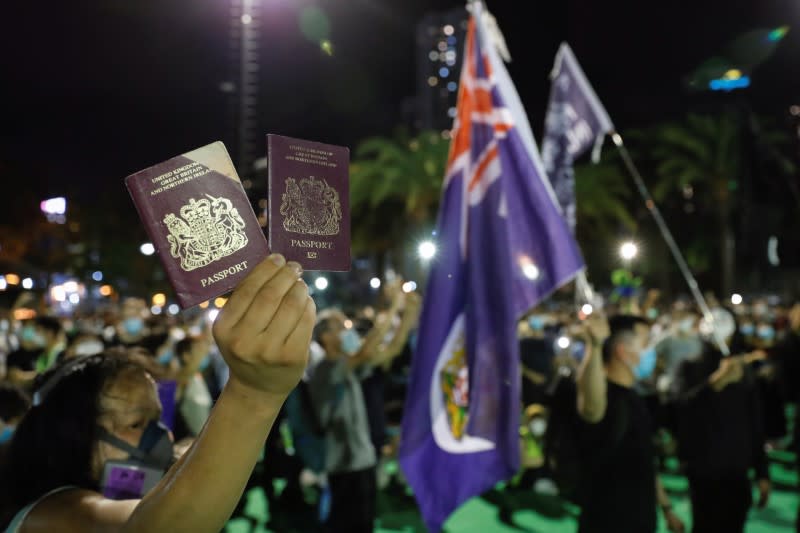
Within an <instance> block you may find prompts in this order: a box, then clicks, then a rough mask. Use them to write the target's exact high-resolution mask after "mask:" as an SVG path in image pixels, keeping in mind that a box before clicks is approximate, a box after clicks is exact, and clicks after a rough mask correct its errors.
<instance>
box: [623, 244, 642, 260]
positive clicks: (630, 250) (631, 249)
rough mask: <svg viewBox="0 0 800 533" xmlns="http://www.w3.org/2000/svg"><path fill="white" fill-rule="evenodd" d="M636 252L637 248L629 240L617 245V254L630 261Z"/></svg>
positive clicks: (637, 251)
mask: <svg viewBox="0 0 800 533" xmlns="http://www.w3.org/2000/svg"><path fill="white" fill-rule="evenodd" d="M638 253H639V248H638V247H637V246H636V245H635V244H634V243H632V242H630V241H628V242H624V243H622V246H620V247H619V255H620V257H622V258H623V259H624V260H626V261H630V260H631V259H633V258H634V257H636V256H637V255H638Z"/></svg>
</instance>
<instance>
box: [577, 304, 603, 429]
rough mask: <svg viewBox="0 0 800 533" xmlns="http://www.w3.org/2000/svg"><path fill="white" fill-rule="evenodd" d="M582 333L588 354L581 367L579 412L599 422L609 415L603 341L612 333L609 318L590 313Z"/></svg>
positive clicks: (593, 421)
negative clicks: (607, 413)
mask: <svg viewBox="0 0 800 533" xmlns="http://www.w3.org/2000/svg"><path fill="white" fill-rule="evenodd" d="M580 335H581V336H582V337H583V341H584V342H585V343H586V355H585V356H584V358H583V361H581V366H580V368H579V369H578V378H577V387H578V398H577V401H578V414H579V415H580V417H581V418H583V419H584V420H585V421H587V422H590V423H593V424H596V423H598V422H600V421H601V420H602V419H603V417H605V415H606V403H607V401H608V398H607V388H608V383H607V381H606V374H605V369H604V368H603V354H602V349H603V341H604V340H605V339H606V338H607V337H608V336H609V329H608V321H607V320H606V318H605V317H604V316H602V315H601V314H600V313H594V314H592V315H590V316H589V318H587V319H586V321H585V322H584V325H583V328H581V333H580Z"/></svg>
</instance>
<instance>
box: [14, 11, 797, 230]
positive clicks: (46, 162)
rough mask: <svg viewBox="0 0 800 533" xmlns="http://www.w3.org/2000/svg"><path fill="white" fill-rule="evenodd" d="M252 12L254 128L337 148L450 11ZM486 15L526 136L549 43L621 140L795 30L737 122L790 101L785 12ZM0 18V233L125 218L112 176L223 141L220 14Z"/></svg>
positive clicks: (355, 137) (391, 104)
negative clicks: (505, 57)
mask: <svg viewBox="0 0 800 533" xmlns="http://www.w3.org/2000/svg"><path fill="white" fill-rule="evenodd" d="M260 1H261V14H262V30H261V48H260V53H261V58H260V60H261V82H260V92H261V94H260V96H259V104H258V106H259V107H258V108H259V127H260V128H263V133H264V134H266V133H268V132H272V133H279V134H285V135H292V136H298V137H303V138H307V139H312V140H318V141H322V142H329V143H334V144H343V145H347V146H350V147H351V148H354V147H355V145H356V144H357V143H358V141H359V140H361V139H363V138H365V137H368V136H372V135H390V134H391V133H392V130H393V128H394V127H395V126H396V125H397V124H399V123H400V122H401V119H402V113H401V102H402V100H403V99H404V98H407V97H411V96H413V94H414V92H415V83H416V80H415V61H416V57H415V51H416V50H415V42H414V39H415V34H414V32H415V23H416V22H417V21H418V20H419V18H420V17H421V16H423V15H424V14H425V13H427V12H429V11H433V10H441V9H450V8H454V7H460V6H463V5H464V2H460V1H445V0H437V1H422V0H260ZM50 4H52V5H50ZM309 6H316V7H319V8H320V9H322V10H323V11H324V12H325V14H326V15H327V16H328V17H329V20H330V35H331V40H332V42H333V45H334V54H333V55H332V56H328V55H325V54H323V53H321V51H320V48H319V46H318V44H317V43H314V42H311V41H310V40H308V39H307V38H305V37H304V36H303V35H302V33H301V31H300V30H299V28H298V17H299V14H300V13H301V11H302V9H303V8H305V7H309ZM522 6H525V10H526V11H532V14H531V15H527V14H523V13H522V12H521V9H522ZM488 7H489V9H490V10H491V11H492V12H493V13H494V14H495V16H496V17H497V21H498V24H499V26H500V28H501V30H502V31H503V33H504V34H505V37H506V40H507V43H508V47H509V50H510V52H511V55H512V58H513V62H512V63H511V64H510V65H509V70H510V73H511V76H512V79H513V80H514V81H515V83H516V85H517V89H518V91H519V93H520V95H521V97H522V100H523V103H524V104H525V106H526V108H527V111H528V114H529V118H530V120H531V124H532V126H533V128H534V132H535V133H536V134H537V137H538V136H539V135H540V132H541V128H542V122H543V117H544V112H545V108H546V104H547V97H548V91H549V85H548V79H547V75H548V72H549V70H550V68H551V66H552V61H553V56H554V54H555V51H556V49H557V47H558V44H559V42H560V41H562V40H567V41H568V42H569V43H570V44H571V45H572V47H573V49H574V51H575V53H576V55H577V57H578V60H579V61H580V62H581V63H582V65H583V67H584V70H585V71H586V73H587V75H588V77H589V79H590V80H591V82H592V83H593V85H594V87H595V89H596V91H597V93H598V94H599V96H600V99H601V100H602V101H603V102H604V104H605V106H606V107H607V109H608V111H609V113H610V115H611V117H612V119H613V120H614V121H615V122H616V124H617V126H618V128H619V129H620V130H621V131H622V132H623V134H624V132H625V128H626V127H635V126H640V125H646V124H649V123H652V122H654V121H658V120H661V119H664V118H667V117H675V116H680V115H681V114H683V113H684V112H686V111H688V110H689V109H690V108H692V107H693V106H695V105H697V103H698V99H699V98H700V97H699V96H693V95H690V94H689V93H687V92H686V90H685V89H684V87H683V86H682V78H683V77H684V76H685V75H686V74H688V73H689V72H690V71H692V69H693V68H695V67H696V66H697V65H698V64H700V63H701V62H702V61H703V60H705V59H708V58H709V57H711V56H713V55H716V54H718V53H720V52H721V51H722V50H723V49H724V47H725V46H726V45H727V43H728V42H730V41H731V40H732V39H734V38H735V37H736V36H737V35H740V34H741V33H743V32H745V31H747V30H750V29H754V28H759V27H775V26H780V25H788V26H790V27H791V28H792V29H791V31H790V32H789V34H788V36H787V37H786V38H785V39H784V41H783V42H782V43H781V44H780V46H779V48H778V50H777V51H776V53H775V54H774V55H773V56H772V57H770V58H769V59H768V60H767V61H766V62H765V63H764V64H762V65H761V66H760V67H759V68H758V69H757V70H756V71H755V72H754V73H753V87H752V88H751V89H750V90H749V92H748V95H747V97H748V98H749V100H750V103H751V105H752V106H753V107H754V108H756V109H758V110H760V111H763V112H766V113H769V114H773V115H774V116H776V118H778V119H780V118H781V117H784V116H785V115H786V114H787V110H788V107H789V105H791V104H794V103H798V102H797V101H798V100H800V73H799V69H798V68H797V65H798V59H800V27H798V24H797V23H798V22H800V3H798V2H797V1H795V0H791V1H790V0H749V1H746V0H724V1H723V0H719V1H718V0H696V1H692V2H689V1H685V2H641V1H632V0H627V1H606V2H597V1H591V0H569V1H564V0H561V1H551V2H542V1H538V0H536V1H532V0H514V1H511V0H503V1H501V0H490V1H489V2H488ZM3 11H4V13H3V19H4V24H3V32H2V34H0V43H1V44H2V54H0V63H1V64H2V68H1V70H0V72H1V73H2V76H1V77H0V97H1V98H0V102H2V104H0V130H1V131H2V143H0V180H2V185H3V188H4V189H3V190H4V194H2V195H1V196H0V224H21V223H24V217H26V216H32V214H35V213H36V211H35V206H36V205H37V201H38V199H41V198H44V197H47V196H56V195H63V196H67V197H68V198H77V199H78V201H79V202H82V203H84V204H86V203H88V202H94V201H102V202H103V205H104V206H108V210H109V213H110V214H111V213H113V214H115V215H119V216H135V215H134V211H133V207H132V204H131V202H130V200H129V198H128V197H127V193H126V191H125V190H124V186H123V181H122V180H123V178H124V177H125V176H126V175H128V174H130V173H132V172H134V171H137V170H140V169H142V168H144V167H147V166H150V165H152V164H154V163H156V162H159V161H162V160H164V159H167V158H169V157H172V156H174V155H177V154H180V153H182V152H185V151H188V150H190V149H192V148H195V147H197V146H201V145H203V144H207V143H209V142H212V141H214V140H218V139H224V138H225V137H226V135H228V133H229V131H230V121H229V114H228V107H227V106H228V105H229V99H230V97H229V96H226V94H224V93H223V92H222V91H221V90H220V83H221V82H224V81H226V80H228V79H230V78H231V72H232V71H231V62H232V61H234V60H235V58H234V57H233V56H232V54H231V50H230V46H229V40H230V36H229V19H230V0H102V1H97V0H83V1H80V2H32V1H29V2H11V3H7V4H6V5H4V8H3ZM704 98H705V97H704ZM229 149H230V150H231V152H233V147H229Z"/></svg>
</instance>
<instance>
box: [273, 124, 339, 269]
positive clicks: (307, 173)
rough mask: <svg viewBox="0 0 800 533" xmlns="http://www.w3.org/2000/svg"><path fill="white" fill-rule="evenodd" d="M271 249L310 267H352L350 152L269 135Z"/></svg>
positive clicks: (330, 146) (306, 267)
mask: <svg viewBox="0 0 800 533" xmlns="http://www.w3.org/2000/svg"><path fill="white" fill-rule="evenodd" d="M267 161H268V164H267V165H268V172H269V183H268V191H269V247H270V250H272V251H273V252H277V253H281V254H283V255H284V256H285V257H286V259H287V260H293V261H297V262H298V263H300V264H301V265H303V269H305V270H329V271H339V272H344V271H348V270H350V169H349V167H350V150H349V149H348V148H346V147H344V146H335V145H331V144H323V143H318V142H313V141H306V140H302V139H293V138H291V137H283V136H281V135H273V134H269V135H267Z"/></svg>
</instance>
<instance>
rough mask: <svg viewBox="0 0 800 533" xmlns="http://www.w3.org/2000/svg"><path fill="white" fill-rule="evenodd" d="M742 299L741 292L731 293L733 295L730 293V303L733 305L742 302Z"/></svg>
mask: <svg viewBox="0 0 800 533" xmlns="http://www.w3.org/2000/svg"><path fill="white" fill-rule="evenodd" d="M742 300H743V298H742V295H741V294H733V295H731V303H732V304H733V305H739V304H741V303H742Z"/></svg>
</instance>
